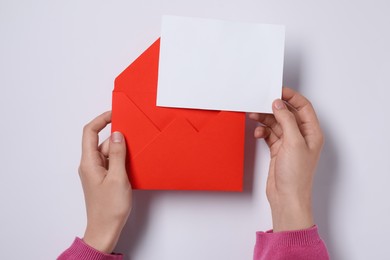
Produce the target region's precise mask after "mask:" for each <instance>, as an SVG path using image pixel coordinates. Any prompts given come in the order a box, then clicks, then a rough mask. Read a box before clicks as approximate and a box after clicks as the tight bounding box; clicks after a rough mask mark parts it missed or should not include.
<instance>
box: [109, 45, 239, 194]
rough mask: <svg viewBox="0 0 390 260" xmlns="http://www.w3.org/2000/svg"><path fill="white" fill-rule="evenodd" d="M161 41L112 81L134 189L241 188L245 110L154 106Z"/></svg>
mask: <svg viewBox="0 0 390 260" xmlns="http://www.w3.org/2000/svg"><path fill="white" fill-rule="evenodd" d="M159 50H160V40H159V39H158V40H157V41H156V42H154V43H153V44H152V45H151V46H150V47H149V48H148V49H147V50H146V51H145V52H144V53H143V54H141V56H139V57H138V58H137V59H136V60H135V61H134V62H133V63H132V64H131V65H130V66H129V67H128V68H126V69H125V70H124V71H123V72H122V73H121V74H120V75H119V76H118V77H117V78H116V80H115V88H114V91H113V100H112V131H113V132H114V131H120V132H122V133H123V134H124V136H125V139H126V144H127V149H128V150H127V157H128V160H127V161H128V165H127V166H128V167H127V168H128V174H129V178H130V181H131V184H132V186H133V188H134V189H152V190H220V191H242V185H243V162H244V132H245V114H244V113H237V112H225V111H207V110H196V109H178V108H163V107H157V106H156V94H157V79H158V60H159Z"/></svg>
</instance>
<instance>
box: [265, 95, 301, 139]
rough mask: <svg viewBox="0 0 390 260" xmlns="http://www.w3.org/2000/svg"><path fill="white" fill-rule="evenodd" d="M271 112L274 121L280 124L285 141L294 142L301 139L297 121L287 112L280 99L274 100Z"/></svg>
mask: <svg viewBox="0 0 390 260" xmlns="http://www.w3.org/2000/svg"><path fill="white" fill-rule="evenodd" d="M272 111H273V112H274V116H275V119H276V121H277V122H278V123H279V124H280V126H281V127H282V130H283V136H285V138H286V140H287V141H288V140H296V138H299V137H300V138H302V135H301V132H300V130H299V128H298V124H297V120H296V118H295V116H294V114H293V113H292V112H291V111H290V110H288V108H287V106H286V104H285V103H284V102H283V100H281V99H276V100H275V101H274V103H273V104H272Z"/></svg>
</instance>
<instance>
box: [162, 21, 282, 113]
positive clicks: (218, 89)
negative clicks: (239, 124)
mask: <svg viewBox="0 0 390 260" xmlns="http://www.w3.org/2000/svg"><path fill="white" fill-rule="evenodd" d="M284 39H285V28H284V26H283V25H270V24H255V23H239V22H229V21H221V20H212V19H202V18H188V17H177V16H163V18H162V31H161V43H160V44H161V45H160V60H159V74H158V90H157V106H163V107H177V108H196V109H211V110H228V111H242V112H260V113H272V102H273V101H274V100H275V99H277V98H280V96H281V92H282V77H283V60H284V59H283V58H284Z"/></svg>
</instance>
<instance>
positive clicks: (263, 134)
mask: <svg viewBox="0 0 390 260" xmlns="http://www.w3.org/2000/svg"><path fill="white" fill-rule="evenodd" d="M254 136H255V138H263V139H264V141H265V142H266V143H267V145H268V147H270V148H271V146H272V145H273V144H274V143H275V142H277V141H278V140H279V138H278V136H277V135H276V134H275V133H274V132H273V131H272V129H270V128H269V127H266V126H258V127H256V128H255V132H254Z"/></svg>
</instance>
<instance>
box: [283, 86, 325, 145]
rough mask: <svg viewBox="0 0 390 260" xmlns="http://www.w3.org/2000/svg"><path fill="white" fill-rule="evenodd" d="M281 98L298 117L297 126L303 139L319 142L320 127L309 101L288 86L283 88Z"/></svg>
mask: <svg viewBox="0 0 390 260" xmlns="http://www.w3.org/2000/svg"><path fill="white" fill-rule="evenodd" d="M282 98H283V99H284V100H285V101H287V102H288V103H289V104H290V106H291V107H293V109H292V111H293V113H294V114H295V116H296V117H297V119H298V126H299V128H300V130H301V132H302V135H303V136H304V137H305V139H306V140H307V141H320V142H321V140H320V139H321V136H322V132H321V127H320V123H319V121H318V118H317V115H316V112H315V110H314V108H313V105H312V104H311V102H310V101H309V100H308V99H307V98H305V97H304V96H302V95H301V94H299V93H298V92H296V91H294V90H292V89H290V88H283V94H282Z"/></svg>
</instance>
